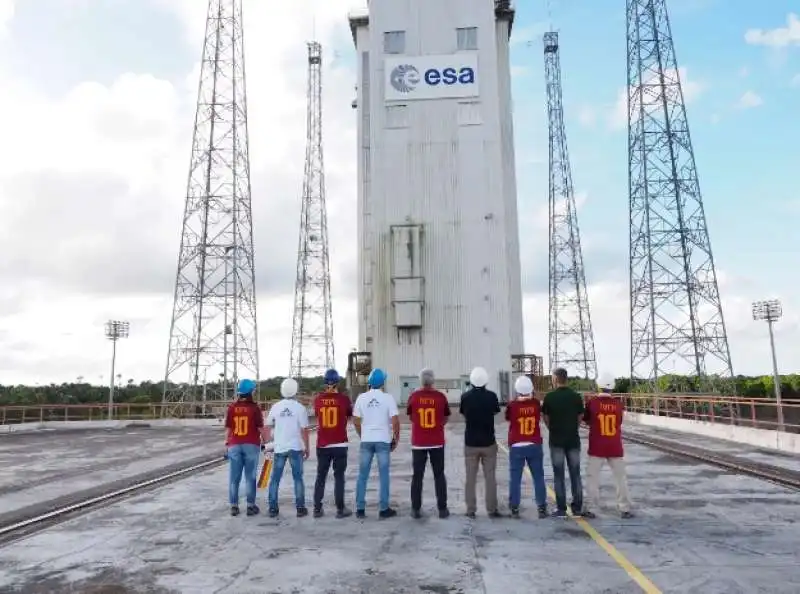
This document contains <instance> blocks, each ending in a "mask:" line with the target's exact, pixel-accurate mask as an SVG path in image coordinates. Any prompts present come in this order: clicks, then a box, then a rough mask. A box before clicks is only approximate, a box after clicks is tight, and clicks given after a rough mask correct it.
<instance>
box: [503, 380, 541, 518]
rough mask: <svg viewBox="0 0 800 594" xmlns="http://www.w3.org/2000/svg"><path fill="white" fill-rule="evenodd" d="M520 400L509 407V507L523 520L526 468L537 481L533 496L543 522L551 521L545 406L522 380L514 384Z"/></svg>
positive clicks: (530, 386) (530, 383)
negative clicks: (521, 506)
mask: <svg viewBox="0 0 800 594" xmlns="http://www.w3.org/2000/svg"><path fill="white" fill-rule="evenodd" d="M514 392H516V394H517V397H516V398H515V399H514V400H512V401H511V402H509V403H508V406H506V420H507V421H508V446H509V450H508V467H509V483H508V506H509V507H510V508H511V517H513V518H518V517H519V504H520V499H521V498H522V473H523V472H524V470H525V465H527V466H528V470H530V473H531V477H532V478H533V493H534V499H535V501H536V508H537V510H538V512H539V518H546V517H547V488H546V487H545V484H544V450H543V448H542V429H541V417H542V405H541V403H540V402H539V401H538V400H537V399H536V398H534V396H533V383H532V382H531V380H530V378H529V377H526V376H524V375H523V376H520V377H518V378H517V381H516V382H515V383H514Z"/></svg>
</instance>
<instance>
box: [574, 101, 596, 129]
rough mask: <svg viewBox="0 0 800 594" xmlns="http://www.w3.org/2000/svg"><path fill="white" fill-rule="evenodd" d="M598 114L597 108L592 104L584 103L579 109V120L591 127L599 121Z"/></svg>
mask: <svg viewBox="0 0 800 594" xmlns="http://www.w3.org/2000/svg"><path fill="white" fill-rule="evenodd" d="M597 116H598V113H597V108H595V107H592V106H591V105H582V106H581V107H580V109H578V121H579V122H580V123H581V124H582V125H584V126H587V127H589V128H591V127H593V126H594V125H595V124H596V123H597Z"/></svg>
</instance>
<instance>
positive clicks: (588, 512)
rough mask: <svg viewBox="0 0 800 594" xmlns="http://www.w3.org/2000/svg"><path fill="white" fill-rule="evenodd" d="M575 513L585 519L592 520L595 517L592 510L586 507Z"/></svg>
mask: <svg viewBox="0 0 800 594" xmlns="http://www.w3.org/2000/svg"><path fill="white" fill-rule="evenodd" d="M575 515H576V516H580V517H582V518H586V519H587V520H594V519H595V518H596V517H597V515H595V513H594V512H593V511H591V510H588V509H587V510H584V511H582V512H581V513H579V514H575Z"/></svg>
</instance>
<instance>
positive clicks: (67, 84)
mask: <svg viewBox="0 0 800 594" xmlns="http://www.w3.org/2000/svg"><path fill="white" fill-rule="evenodd" d="M244 4H245V19H246V21H245V22H246V25H245V26H246V46H247V76H248V80H247V82H248V89H247V91H248V103H249V110H250V112H249V116H250V122H249V125H250V146H251V153H250V158H251V165H252V187H253V211H254V212H253V214H254V219H255V229H254V233H255V241H256V267H257V276H258V312H259V325H260V347H261V368H262V374H263V375H265V376H269V375H277V374H284V373H286V371H287V367H288V364H289V347H290V334H291V316H292V290H293V282H294V278H293V277H294V266H295V258H296V244H297V232H298V225H299V212H300V202H299V196H300V190H301V184H302V172H303V157H304V142H305V105H304V93H305V75H306V72H305V56H306V48H305V41H306V40H308V39H309V38H310V37H311V36H312V30H313V31H315V32H316V37H317V39H318V40H319V41H320V42H322V44H323V46H324V48H325V70H324V93H325V96H324V110H325V113H324V131H325V135H326V136H325V159H326V168H327V182H328V186H327V194H328V201H329V203H328V209H329V220H330V225H331V243H332V245H331V252H332V267H333V271H332V283H333V298H334V314H335V318H334V330H335V335H336V348H337V353H338V357H337V359H338V364H339V366H340V367H344V365H345V358H346V353H347V352H348V351H349V350H350V349H351V348H352V347H354V346H356V338H357V336H356V320H355V295H356V286H355V282H354V279H355V256H356V253H355V242H354V241H353V240H352V237H353V235H352V230H353V229H354V227H355V225H356V220H355V195H356V184H355V159H354V157H355V119H354V114H353V111H352V110H351V108H350V102H351V100H352V99H353V85H354V83H355V76H354V70H353V69H354V56H353V48H352V43H351V40H350V34H349V30H348V25H347V12H348V11H349V10H350V9H351V8H353V7H357V6H358V5H359V0H325V1H324V2H323V1H321V0H295V1H294V2H267V1H265V0H244ZM543 4H544V3H542V2H540V1H538V0H536V1H534V0H520V1H519V2H517V5H518V19H517V23H516V25H515V35H514V47H513V51H512V60H513V66H514V73H515V80H514V105H515V110H516V112H515V115H516V134H517V139H518V141H517V159H518V180H519V200H520V215H521V221H520V225H521V227H522V228H523V234H522V236H523V244H522V245H523V254H522V261H523V268H524V270H523V277H524V278H523V284H524V289H525V314H526V328H525V337H526V350H527V351H528V352H535V353H538V354H542V355H544V356H545V357H546V355H547V353H546V349H547V308H546V305H547V298H546V291H547V220H546V212H547V204H546V197H547V163H546V154H547V145H546V143H547V131H546V128H545V103H544V101H545V96H544V84H543V61H542V51H541V33H542V32H543V31H544V30H545V28H546V27H547V24H548V15H547V14H546V13H545V9H544V8H543V6H542V5H543ZM552 4H553V7H554V9H553V12H552V19H553V22H554V24H555V26H556V27H557V28H558V29H559V30H560V32H561V44H562V66H563V69H564V87H565V88H564V92H565V104H566V110H567V113H566V119H567V126H568V129H567V132H568V135H569V144H570V150H571V155H572V164H573V171H574V177H575V186H576V191H577V192H578V193H579V195H580V196H579V201H580V204H581V207H580V215H579V216H580V223H581V229H582V235H583V245H584V252H585V253H584V256H585V261H586V266H587V277H588V281H589V285H590V286H589V297H590V302H591V306H592V316H593V319H594V322H595V339H596V344H597V351H598V362H599V365H600V367H601V370H609V371H611V372H612V373H615V374H617V375H622V374H624V373H625V372H626V370H627V368H628V331H627V316H628V314H627V299H628V298H627V291H628V287H627V240H628V232H627V216H628V214H627V149H626V146H627V144H626V142H627V141H626V130H625V121H624V114H625V106H624V100H623V102H622V103H621V102H620V98H621V97H624V96H623V95H621V93H622V91H623V89H624V86H625V76H626V72H625V20H624V3H621V2H617V3H614V5H615V6H617V8H616V9H615V10H611V11H609V10H608V7H607V6H606V3H602V6H601V3H597V2H587V1H583V0H560V1H557V2H553V3H552ZM793 6H794V10H795V11H796V12H797V7H796V2H795V1H793V0H771V1H770V2H768V3H767V2H764V3H755V2H752V1H751V0H671V2H670V8H671V16H672V26H673V34H674V37H675V41H676V46H677V52H678V59H679V61H680V64H681V66H682V68H683V73H684V91H685V92H686V94H687V98H688V101H689V108H688V111H689V118H690V123H691V127H692V128H691V130H692V137H693V141H694V145H695V151H696V157H697V163H698V168H699V175H700V183H701V187H702V189H703V193H704V197H705V205H706V213H707V217H708V221H709V229H710V233H711V239H712V243H713V246H714V252H715V259H716V262H717V270H718V274H719V277H720V282H721V292H722V297H723V302H724V313H725V316H726V321H727V324H728V329H729V338H730V343H731V350H732V356H733V364H734V368H735V370H736V371H737V372H738V373H745V374H754V373H766V372H768V371H769V366H770V364H769V351H768V342H767V337H766V327H765V326H764V325H763V324H757V323H755V322H753V321H752V320H751V316H750V303H751V301H752V300H753V299H759V298H770V297H777V298H780V299H782V301H783V303H784V310H785V317H784V319H783V320H781V322H780V323H779V325H778V327H777V330H778V332H777V341H778V348H779V358H780V361H779V362H780V365H781V368H782V370H783V371H785V372H789V371H798V368H800V297H799V296H798V288H800V280H798V278H797V274H796V273H795V270H796V262H797V261H798V257H800V248H798V236H797V227H798V224H797V223H798V221H800V192H798V190H797V183H796V174H792V173H791V171H792V170H796V167H797V163H798V162H800V144H799V143H798V142H797V138H800V117H798V115H797V113H798V112H797V106H798V105H800V20H798V18H799V17H798V16H796V15H793V14H791V9H792V7H793ZM312 15H313V18H312ZM204 16H205V2H204V1H203V0H0V109H2V113H3V116H4V117H3V118H2V122H3V124H2V134H3V140H4V142H3V143H2V144H0V158H1V159H2V166H1V167H0V249H2V253H3V257H2V258H0V383H2V384H8V383H15V382H26V383H35V382H38V383H48V382H50V381H70V380H74V379H75V378H77V377H78V376H82V377H84V378H85V379H86V380H88V381H93V382H100V381H106V380H107V378H108V365H109V356H110V345H109V343H108V342H107V341H105V340H104V338H103V323H104V322H105V320H107V319H109V318H121V319H127V320H130V322H131V336H130V338H129V339H127V340H126V341H125V342H124V343H122V344H121V345H120V352H119V361H118V370H119V371H120V373H122V375H123V376H124V377H125V378H133V379H136V380H137V381H138V380H142V379H160V378H161V377H162V376H163V371H164V365H165V362H166V351H167V346H168V332H169V317H170V312H171V306H172V300H171V299H172V290H173V283H174V273H175V265H176V256H177V249H178V242H179V232H180V220H181V216H182V209H183V196H184V195H185V184H186V173H187V168H188V158H189V149H190V144H191V132H192V124H193V117H194V102H195V95H196V90H197V77H198V62H199V59H200V51H201V44H202V36H203V31H204ZM312 22H313V23H314V24H313V25H312ZM312 27H313V29H312ZM620 116H622V117H620Z"/></svg>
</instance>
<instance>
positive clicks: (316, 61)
mask: <svg viewBox="0 0 800 594" xmlns="http://www.w3.org/2000/svg"><path fill="white" fill-rule="evenodd" d="M307 124H308V125H307V137H306V166H305V176H304V180H303V203H302V206H301V212H300V240H299V245H298V248H297V280H296V283H295V289H294V321H293V325H292V352H291V362H290V376H291V377H294V378H297V379H298V381H299V379H300V378H309V377H315V376H320V375H322V374H323V373H324V372H325V369H326V368H328V367H333V365H334V352H333V314H332V310H331V276H330V262H329V257H328V215H327V212H326V208H325V166H324V161H323V159H322V46H321V45H320V44H319V43H317V42H316V41H312V42H311V43H309V44H308V114H307Z"/></svg>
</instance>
